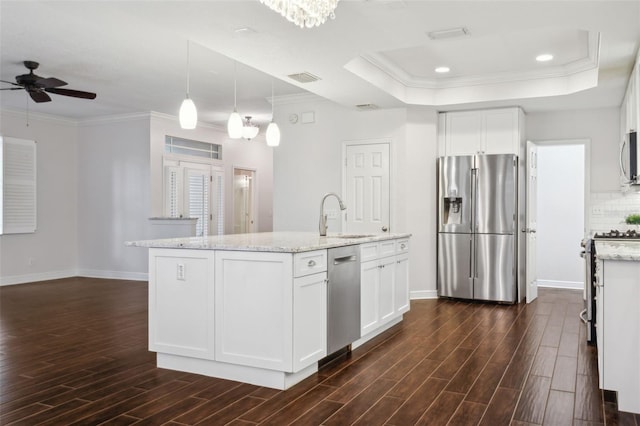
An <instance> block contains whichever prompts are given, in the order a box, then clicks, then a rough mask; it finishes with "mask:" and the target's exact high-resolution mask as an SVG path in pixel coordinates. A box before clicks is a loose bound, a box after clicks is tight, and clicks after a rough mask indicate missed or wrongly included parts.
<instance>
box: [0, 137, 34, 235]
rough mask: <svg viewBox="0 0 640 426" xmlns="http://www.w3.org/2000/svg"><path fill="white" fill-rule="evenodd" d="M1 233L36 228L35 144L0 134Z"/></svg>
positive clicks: (28, 231)
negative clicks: (0, 180)
mask: <svg viewBox="0 0 640 426" xmlns="http://www.w3.org/2000/svg"><path fill="white" fill-rule="evenodd" d="M0 168H1V169H2V170H1V171H0V178H1V179H2V182H0V191H1V192H2V193H1V194H0V195H1V198H2V206H1V207H0V234H23V233H33V232H35V231H36V219H37V218H36V143H35V141H32V140H26V139H18V138H12V137H7V136H4V137H3V136H0Z"/></svg>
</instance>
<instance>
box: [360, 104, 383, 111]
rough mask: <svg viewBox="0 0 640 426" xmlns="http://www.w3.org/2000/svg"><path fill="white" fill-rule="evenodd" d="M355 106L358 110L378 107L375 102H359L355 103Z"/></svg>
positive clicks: (369, 109)
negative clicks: (358, 103)
mask: <svg viewBox="0 0 640 426" xmlns="http://www.w3.org/2000/svg"><path fill="white" fill-rule="evenodd" d="M356 108H358V110H360V111H371V110H372V109H378V108H380V107H379V106H378V105H376V104H360V105H356Z"/></svg>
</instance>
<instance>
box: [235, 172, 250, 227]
mask: <svg viewBox="0 0 640 426" xmlns="http://www.w3.org/2000/svg"><path fill="white" fill-rule="evenodd" d="M254 188H255V171H254V170H247V169H236V168H234V169H233V233H234V234H245V233H250V232H254V230H255V203H254V198H255V190H254Z"/></svg>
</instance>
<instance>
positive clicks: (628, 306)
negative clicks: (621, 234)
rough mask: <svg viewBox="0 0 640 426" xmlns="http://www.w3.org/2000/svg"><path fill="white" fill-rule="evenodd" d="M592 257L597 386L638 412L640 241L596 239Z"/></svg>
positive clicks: (621, 407)
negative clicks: (594, 286) (611, 392)
mask: <svg viewBox="0 0 640 426" xmlns="http://www.w3.org/2000/svg"><path fill="white" fill-rule="evenodd" d="M596 260H597V262H596V335H597V344H598V373H599V383H600V388H601V389H606V390H610V391H615V392H617V399H618V409H619V410H620V411H627V412H632V413H640V241H629V240H628V241H611V240H604V241H603V240H598V239H596Z"/></svg>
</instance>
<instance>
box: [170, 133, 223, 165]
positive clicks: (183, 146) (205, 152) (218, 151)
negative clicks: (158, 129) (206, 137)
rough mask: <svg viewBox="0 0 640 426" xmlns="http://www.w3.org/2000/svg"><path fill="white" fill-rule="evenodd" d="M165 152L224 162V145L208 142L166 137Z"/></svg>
mask: <svg viewBox="0 0 640 426" xmlns="http://www.w3.org/2000/svg"><path fill="white" fill-rule="evenodd" d="M164 152H166V153H168V154H179V155H189V156H191V157H204V158H210V159H212V160H222V145H218V144H215V143H208V142H200V141H194V140H191V139H184V138H178V137H175V136H169V135H167V136H165V137H164Z"/></svg>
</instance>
